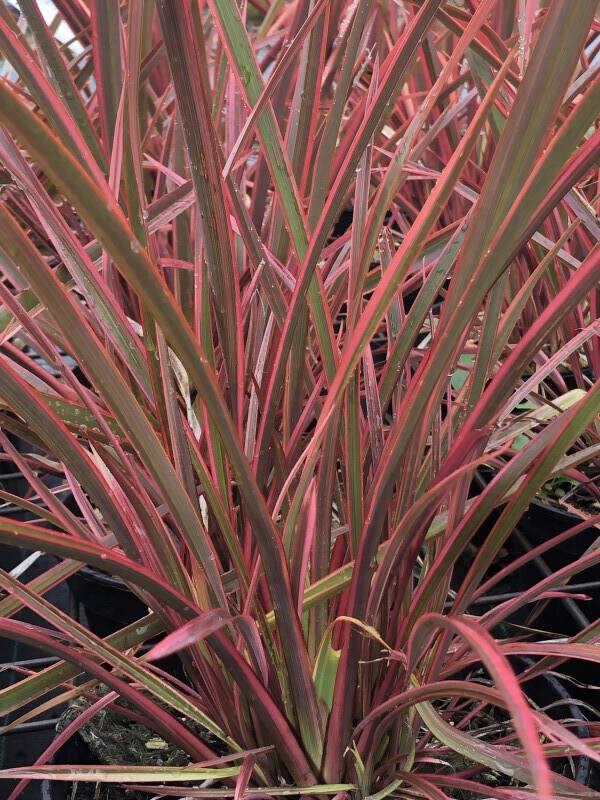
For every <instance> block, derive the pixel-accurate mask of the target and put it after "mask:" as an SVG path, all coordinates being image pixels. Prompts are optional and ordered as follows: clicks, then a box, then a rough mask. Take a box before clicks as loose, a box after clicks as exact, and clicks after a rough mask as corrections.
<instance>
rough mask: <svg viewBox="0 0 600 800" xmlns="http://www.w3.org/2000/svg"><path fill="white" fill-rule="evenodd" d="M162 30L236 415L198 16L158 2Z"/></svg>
mask: <svg viewBox="0 0 600 800" xmlns="http://www.w3.org/2000/svg"><path fill="white" fill-rule="evenodd" d="M157 8H158V14H159V17H160V23H161V28H162V31H163V37H164V40H165V45H166V49H167V55H168V58H169V64H170V67H171V74H172V76H173V85H174V88H175V94H176V96H177V102H178V107H179V113H180V114H181V120H182V123H183V130H184V133H185V139H186V143H187V150H188V155H189V159H190V167H191V171H192V179H193V182H194V188H195V190H196V200H197V203H198V208H199V209H200V220H201V225H202V230H203V233H204V246H205V248H206V263H207V265H208V270H209V274H210V278H211V285H212V291H213V294H214V298H215V302H214V310H215V320H216V323H217V327H218V330H219V336H220V339H221V342H222V345H223V351H224V357H225V364H226V367H227V376H228V378H229V384H230V387H231V408H232V409H234V416H236V417H237V416H238V414H239V411H240V409H239V407H238V406H239V402H240V400H241V397H240V392H241V387H240V382H241V380H242V378H243V370H242V365H243V362H244V355H243V345H242V341H241V339H240V335H241V332H242V322H241V316H240V315H241V309H240V298H239V286H238V282H237V280H236V275H235V269H236V266H235V264H234V260H233V249H232V243H231V238H230V232H229V225H228V216H227V211H226V205H225V195H224V182H223V181H222V180H221V166H222V164H221V150H220V146H219V142H218V140H217V136H216V131H215V128H214V125H213V121H212V116H211V105H212V103H211V100H210V94H209V92H210V89H209V85H208V67H207V64H206V54H205V52H204V41H203V38H202V28H201V27H200V30H195V29H194V23H196V24H197V25H199V26H201V25H202V22H201V20H200V17H199V15H196V19H194V14H193V11H192V3H191V2H190V0H159V2H158V3H157Z"/></svg>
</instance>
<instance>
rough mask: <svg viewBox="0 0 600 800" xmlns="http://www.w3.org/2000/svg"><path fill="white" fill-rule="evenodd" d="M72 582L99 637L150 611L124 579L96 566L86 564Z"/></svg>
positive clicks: (77, 599)
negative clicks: (95, 567)
mask: <svg viewBox="0 0 600 800" xmlns="http://www.w3.org/2000/svg"><path fill="white" fill-rule="evenodd" d="M68 583H69V589H70V590H71V592H72V594H73V597H74V598H75V600H76V601H77V603H78V604H79V606H80V610H81V611H83V615H85V621H86V622H87V625H88V627H89V629H90V630H91V631H92V632H93V633H95V634H97V635H98V636H102V637H104V636H108V635H109V634H111V633H114V632H115V631H117V630H119V629H120V628H122V627H123V626H125V625H129V624H130V623H131V622H135V621H136V620H137V619H140V618H141V617H143V616H144V615H145V614H147V613H148V609H147V608H146V606H145V605H144V604H143V603H142V601H141V600H139V599H138V598H137V597H136V596H135V595H134V594H133V592H132V591H131V590H130V589H128V588H127V586H125V584H124V583H123V581H121V580H120V579H119V578H113V577H112V575H107V573H105V572H101V571H100V570H98V569H94V568H93V567H83V569H80V570H79V572H76V573H75V574H74V575H72V576H71V577H70V578H69V580H68Z"/></svg>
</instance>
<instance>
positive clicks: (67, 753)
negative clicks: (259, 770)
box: [53, 698, 223, 800]
mask: <svg viewBox="0 0 600 800" xmlns="http://www.w3.org/2000/svg"><path fill="white" fill-rule="evenodd" d="M89 705H90V702H89V701H88V700H86V699H85V698H78V699H77V700H75V701H74V702H73V703H72V704H71V705H70V706H69V708H68V709H67V710H66V711H65V713H64V714H63V715H62V717H61V719H60V722H59V723H58V725H57V730H58V731H59V732H60V731H62V730H64V728H66V726H67V725H68V724H69V723H70V722H72V721H73V720H74V719H76V718H77V717H78V716H79V715H80V714H81V713H82V712H83V711H85V709H86V708H88V707H89ZM123 705H127V704H126V703H124V702H123ZM187 726H188V727H189V728H190V729H191V730H193V731H194V732H195V733H196V734H197V735H198V736H199V738H202V739H203V740H204V741H205V742H206V743H207V744H208V746H209V747H211V748H212V749H213V750H215V752H216V753H222V752H223V749H222V743H221V742H219V740H218V739H216V738H215V737H214V736H213V735H212V734H211V733H209V732H208V731H207V730H206V729H205V728H203V727H202V726H201V725H198V724H197V723H195V722H192V721H189V720H188V722H187ZM190 761H191V759H190V757H189V755H188V754H187V753H185V752H184V751H183V750H181V749H179V748H178V747H176V746H175V745H174V744H172V743H171V742H167V741H165V740H164V739H162V738H161V737H160V736H159V735H158V734H157V733H156V732H155V731H152V730H150V729H149V728H147V727H146V726H145V725H142V724H140V723H139V722H136V721H135V720H132V719H129V718H128V717H126V716H124V715H123V714H120V713H119V711H118V709H116V708H113V707H107V708H104V709H102V711H100V712H99V713H98V714H96V715H95V716H94V718H93V719H92V720H90V721H89V722H88V723H87V724H86V725H84V726H82V727H81V728H80V730H79V734H78V736H76V737H73V740H72V741H71V743H67V744H66V745H65V747H64V748H63V749H62V750H61V751H60V752H59V753H58V754H57V757H56V758H55V763H79V764H84V763H87V764H90V763H91V764H96V763H97V764H107V765H111V764H114V765H135V766H154V767H161V766H166V767H181V766H186V765H187V764H189V763H190ZM183 794H185V789H184V787H182V795H183ZM147 798H148V794H138V793H137V792H132V791H128V790H126V789H123V788H121V787H120V786H118V785H115V784H94V783H87V782H83V783H74V784H71V785H69V784H63V786H62V787H59V786H57V785H56V784H55V787H54V788H53V800H147Z"/></svg>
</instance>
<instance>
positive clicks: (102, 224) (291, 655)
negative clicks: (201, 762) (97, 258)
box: [0, 81, 322, 754]
mask: <svg viewBox="0 0 600 800" xmlns="http://www.w3.org/2000/svg"><path fill="white" fill-rule="evenodd" d="M0 121H1V122H2V123H3V124H4V125H6V127H7V128H9V129H10V130H11V131H12V132H13V135H15V136H16V137H17V138H18V139H19V140H20V141H21V142H22V143H23V144H24V145H25V146H26V147H27V149H28V150H29V152H30V154H31V155H32V156H33V157H34V158H35V161H36V163H37V164H38V165H39V166H40V167H41V168H42V169H43V170H44V172H45V173H46V174H47V175H48V176H49V177H50V178H51V180H53V181H54V182H55V183H56V185H57V186H59V187H60V189H61V190H62V191H63V192H64V194H65V195H66V196H67V197H68V198H69V200H70V202H71V203H72V204H73V205H74V206H75V207H76V208H77V209H78V211H79V212H80V213H81V216H82V218H83V219H84V220H85V221H86V223H87V224H88V226H89V228H90V230H92V231H93V232H94V233H95V235H96V236H97V238H98V240H99V241H100V242H101V243H102V245H103V246H104V247H105V249H106V250H107V252H108V253H110V255H111V257H112V258H113V260H114V262H115V264H117V266H118V268H119V270H120V271H121V273H122V274H123V275H124V277H125V278H126V279H127V280H128V281H129V282H130V283H131V285H132V286H133V287H134V288H135V290H136V291H137V292H138V294H139V296H140V298H141V300H142V302H143V304H144V305H145V306H147V307H148V308H149V309H150V311H151V313H152V314H153V316H154V317H155V319H156V320H157V322H158V323H159V324H160V326H161V327H162V329H163V332H164V334H165V336H166V338H167V340H168V342H169V344H170V345H171V347H172V348H173V350H174V351H175V352H176V353H177V355H178V356H179V358H180V359H181V361H182V363H183V365H184V366H185V368H186V370H187V372H188V374H189V376H190V378H191V381H192V382H193V383H194V384H195V386H196V387H197V389H198V391H199V393H200V395H201V397H202V400H203V402H204V403H205V404H206V408H207V410H208V413H209V415H210V417H211V418H212V420H213V421H214V423H215V425H216V427H217V429H218V431H219V434H220V435H221V438H222V440H223V444H224V446H225V449H226V451H227V454H228V456H229V458H230V460H231V464H232V467H233V470H234V473H235V477H236V479H237V481H238V485H239V488H240V492H241V494H242V497H243V499H244V511H245V513H246V515H247V517H248V519H249V520H250V522H251V525H252V529H253V533H254V536H255V537H256V540H257V544H258V547H259V549H260V552H261V557H262V562H263V565H264V568H265V572H266V574H267V576H268V580H269V590H270V592H271V595H272V598H273V606H274V610H275V615H276V618H277V624H278V628H279V633H280V636H281V640H282V648H283V653H284V657H285V660H286V666H287V669H288V673H289V679H290V685H291V687H292V692H293V696H294V701H295V706H296V708H297V710H298V714H299V717H300V718H301V719H302V727H303V739H304V741H305V744H306V746H307V749H308V750H309V751H310V752H312V753H314V754H316V753H318V752H319V750H320V741H321V736H322V734H321V733H320V731H319V730H318V727H319V726H320V723H319V720H320V716H319V714H318V711H317V700H316V695H315V692H314V687H313V684H312V679H311V673H310V665H309V662H308V656H307V652H306V646H305V642H304V637H303V634H302V630H301V628H300V623H299V620H298V616H297V613H296V609H295V607H294V603H293V600H292V593H291V588H290V581H289V575H288V572H287V567H286V564H285V555H284V553H283V547H282V544H281V540H280V538H279V536H278V534H277V532H276V531H275V528H274V526H273V522H272V520H271V517H270V514H269V512H268V509H267V506H266V503H265V501H264V498H263V496H262V494H261V492H260V491H259V489H258V487H257V485H256V481H255V480H254V476H253V475H252V472H251V470H250V465H249V463H248V460H247V459H246V456H245V454H244V452H243V448H242V446H241V443H240V441H239V439H238V437H237V434H236V430H235V427H234V425H233V422H232V419H231V417H230V415H229V412H228V410H227V407H226V405H225V403H224V400H223V398H222V396H221V394H220V392H219V388H218V385H217V381H216V379H215V376H214V373H213V372H212V370H211V369H210V366H209V364H208V362H207V361H206V358H205V357H204V356H203V354H202V353H201V352H200V350H199V347H198V342H197V340H196V339H195V337H194V335H193V333H192V331H191V329H190V327H189V325H188V323H187V321H186V320H185V318H184V316H183V314H182V313H181V311H180V310H179V308H178V307H177V306H176V304H175V302H174V300H173V297H172V296H171V294H170V292H169V291H168V289H167V287H166V286H165V285H164V283H163V282H162V281H161V280H160V278H159V276H158V275H157V273H156V271H155V270H154V267H153V265H152V263H151V261H150V259H149V257H148V254H147V252H145V251H144V250H143V249H142V248H141V246H140V244H139V242H138V241H137V239H136V238H135V237H134V236H133V234H132V231H131V229H130V227H129V226H128V224H127V222H126V220H125V218H124V216H123V215H122V213H121V212H120V210H119V208H118V207H117V206H116V205H114V204H111V213H110V214H107V213H106V206H107V204H110V199H109V198H107V197H106V196H104V195H103V194H102V192H101V191H100V189H99V188H98V186H97V185H96V184H95V183H94V182H93V181H92V180H91V179H90V178H89V177H88V175H87V174H86V173H85V171H84V170H83V169H82V168H81V166H80V165H79V163H78V162H77V161H76V160H75V159H74V158H73V157H72V156H71V154H70V153H69V152H68V151H67V150H66V149H65V148H64V147H63V146H62V144H61V143H60V141H59V140H58V139H57V138H56V137H54V135H53V134H52V132H51V131H50V130H49V129H48V128H47V127H46V126H45V125H44V124H43V123H42V122H41V121H40V120H39V119H38V118H37V117H36V116H35V115H34V114H33V113H32V112H31V111H30V110H29V109H28V108H27V107H26V106H25V105H24V104H23V103H22V101H21V100H20V99H19V98H18V97H17V95H16V93H15V92H14V91H13V90H12V88H11V87H10V86H9V85H8V84H7V83H6V81H0ZM103 383H104V377H103V376H100V379H99V382H98V385H103ZM139 424H141V422H140V421H139V420H138V421H137V422H136V425H139ZM152 436H153V437H154V439H153V441H152V444H151V446H152V448H153V449H154V447H155V445H154V441H155V435H154V433H153V434H152ZM170 475H172V467H171V465H170V463H169V467H168V471H167V472H166V473H165V476H166V479H167V480H170ZM158 477H159V478H160V482H161V483H163V477H164V476H158ZM176 483H177V486H178V487H179V488H178V489H177V492H176V493H177V495H179V494H180V493H181V492H180V489H181V484H180V483H179V481H177V482H176ZM183 494H184V495H185V499H183V498H182V500H181V503H182V505H181V506H180V509H176V512H177V518H180V510H181V509H183V510H185V508H186V507H189V506H188V503H189V498H188V497H187V494H185V492H183ZM166 496H167V497H168V492H167V494H166ZM170 499H171V502H173V503H174V505H176V506H177V505H178V502H179V501H175V500H174V499H173V498H170ZM196 530H197V528H196ZM190 541H191V539H190ZM315 727H317V730H315Z"/></svg>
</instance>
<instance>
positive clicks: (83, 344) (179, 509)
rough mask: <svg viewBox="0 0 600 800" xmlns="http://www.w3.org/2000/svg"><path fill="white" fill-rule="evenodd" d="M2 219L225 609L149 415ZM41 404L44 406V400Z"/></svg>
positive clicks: (179, 577) (164, 543)
mask: <svg viewBox="0 0 600 800" xmlns="http://www.w3.org/2000/svg"><path fill="white" fill-rule="evenodd" d="M0 221H1V222H2V225H3V231H4V235H3V238H2V241H1V242H0V252H2V253H3V255H4V257H5V258H7V259H9V260H10V261H12V262H13V263H14V264H15V265H16V266H17V267H18V269H19V270H20V271H21V272H22V274H23V275H24V276H25V278H26V279H27V281H28V282H29V284H30V285H31V287H32V288H33V290H34V291H35V292H36V294H37V295H38V297H43V298H44V300H45V302H46V306H47V308H48V309H49V310H50V312H51V314H52V316H53V318H54V320H55V323H56V325H57V326H58V327H59V328H60V329H61V331H62V333H63V335H64V336H65V338H66V340H67V341H68V342H69V343H70V345H71V347H72V351H73V353H74V354H75V355H76V357H77V359H78V361H79V363H80V364H81V366H82V367H83V369H84V370H85V372H86V373H87V374H88V375H90V376H91V377H92V378H93V379H94V382H95V385H96V386H99V387H102V394H103V395H104V397H105V398H106V399H107V401H108V403H109V405H110V407H111V408H112V409H113V411H114V413H115V416H116V418H117V419H118V421H119V423H120V425H121V427H122V430H123V431H124V432H126V434H127V436H128V437H129V439H130V440H131V442H132V443H133V444H134V446H135V447H136V449H137V450H138V452H139V453H140V454H141V456H142V457H143V459H144V462H145V464H146V465H147V466H148V469H149V470H150V471H151V472H152V473H153V475H154V478H155V480H156V481H157V483H158V485H159V486H161V488H162V490H163V493H164V497H165V501H166V502H167V503H168V504H169V507H170V509H171V511H172V513H173V516H174V517H175V519H177V521H178V522H179V524H180V526H181V530H182V534H183V535H184V536H185V538H186V543H187V544H188V546H189V547H190V549H191V550H192V552H194V553H195V555H196V557H197V558H198V560H199V561H200V563H201V564H202V565H203V566H204V569H205V571H206V575H207V578H208V580H209V583H210V585H211V588H212V590H213V592H214V596H215V598H217V600H218V601H219V603H221V604H222V605H223V607H226V599H225V595H224V592H223V589H222V585H221V576H220V574H219V571H218V569H217V566H216V565H217V561H216V558H215V556H214V552H213V550H212V547H211V546H210V543H209V542H208V539H207V537H206V536H205V535H204V532H203V529H202V525H201V520H200V518H199V512H196V511H195V509H194V507H193V506H192V503H191V501H190V498H189V497H188V495H187V493H186V492H185V490H184V488H183V487H182V485H181V483H180V482H179V480H178V478H177V475H176V474H175V471H174V469H173V466H172V464H171V462H170V461H169V459H168V458H167V457H166V454H165V452H164V450H163V449H162V447H161V445H160V442H159V440H158V437H157V435H156V433H155V432H154V430H153V428H152V426H151V425H150V423H149V422H148V420H147V418H146V415H145V414H144V412H143V411H142V410H141V408H140V407H139V405H138V403H137V401H136V400H135V398H134V397H133V395H132V393H131V391H130V389H129V387H128V386H127V384H126V382H125V381H124V380H123V377H122V376H121V374H120V373H119V372H118V371H117V370H116V368H115V366H114V364H113V363H112V361H111V360H110V359H109V358H108V356H107V354H106V352H105V351H104V350H103V348H102V347H101V345H100V343H99V342H98V340H97V339H96V338H95V336H94V334H93V332H92V331H91V330H90V329H89V327H88V325H87V324H86V322H85V320H84V318H83V317H82V315H81V314H80V313H79V312H78V310H77V307H76V305H75V302H74V301H73V299H72V297H71V296H70V295H69V294H67V292H66V291H65V288H64V286H63V284H62V283H60V281H58V280H56V278H55V276H54V273H53V271H52V270H51V269H50V268H49V266H48V264H47V263H46V262H45V261H44V259H42V258H41V256H40V255H39V253H38V251H37V250H36V249H35V248H34V246H33V245H32V243H31V242H30V241H29V239H28V238H27V237H26V235H25V234H24V232H23V230H22V229H21V228H20V227H19V226H18V225H17V223H16V222H15V221H14V219H13V218H12V216H11V215H10V213H9V212H8V211H7V210H6V209H5V208H4V207H0ZM40 405H42V408H43V404H42V401H41V399H40ZM17 408H19V406H17ZM42 435H43V434H42ZM155 545H156V546H158V547H159V548H160V550H159V552H162V556H163V558H164V559H165V562H164V566H165V567H166V568H167V569H168V570H169V573H170V575H171V577H172V579H173V580H174V582H175V585H177V586H179V587H180V588H183V587H187V590H188V591H189V586H188V583H187V580H186V577H185V573H184V571H183V569H182V566H181V563H180V561H179V559H178V557H177V554H176V551H175V550H174V548H173V546H172V544H170V541H169V539H168V538H166V537H156V538H155ZM169 545H170V546H169Z"/></svg>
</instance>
